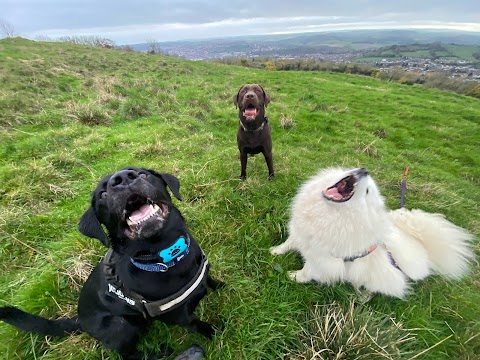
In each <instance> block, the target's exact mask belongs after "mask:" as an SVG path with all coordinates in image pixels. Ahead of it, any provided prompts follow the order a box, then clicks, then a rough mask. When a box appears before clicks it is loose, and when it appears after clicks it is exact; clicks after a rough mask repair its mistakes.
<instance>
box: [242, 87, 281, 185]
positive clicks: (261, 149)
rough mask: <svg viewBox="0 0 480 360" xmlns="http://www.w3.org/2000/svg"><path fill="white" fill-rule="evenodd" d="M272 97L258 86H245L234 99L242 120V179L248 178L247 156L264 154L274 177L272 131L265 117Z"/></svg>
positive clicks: (269, 171) (269, 174)
mask: <svg viewBox="0 0 480 360" xmlns="http://www.w3.org/2000/svg"><path fill="white" fill-rule="evenodd" d="M269 102H270V96H269V95H268V94H267V93H266V92H265V90H263V88H262V87H261V86H260V85H258V84H246V85H243V86H242V87H241V88H240V90H238V93H237V94H236V95H235V96H234V97H233V103H234V104H235V106H236V107H237V106H238V115H239V118H240V121H239V124H238V131H237V145H238V150H239V151H240V164H241V172H240V177H241V178H242V179H245V178H246V177H247V155H255V154H258V153H262V154H263V156H264V157H265V161H266V162H267V166H268V178H269V179H271V178H273V176H274V171H273V158H272V130H271V128H270V124H269V122H268V118H267V117H266V115H265V108H266V107H267V105H268V103H269Z"/></svg>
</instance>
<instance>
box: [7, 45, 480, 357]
mask: <svg viewBox="0 0 480 360" xmlns="http://www.w3.org/2000/svg"><path fill="white" fill-rule="evenodd" d="M251 82H258V83H260V84H262V85H263V86H264V87H265V89H266V90H267V92H269V93H270V95H271V98H272V102H271V104H270V105H269V107H268V109H267V110H268V115H269V117H270V119H271V123H272V131H273V142H274V164H275V168H276V178H275V179H274V180H273V181H268V180H267V175H268V174H267V168H266V165H265V162H264V160H263V159H262V157H260V156H256V157H253V158H250V159H249V163H248V168H247V171H248V178H247V180H246V181H244V182H241V181H240V180H239V174H240V163H239V159H238V150H237V149H236V141H235V137H236V135H235V134H236V127H237V114H236V110H235V108H234V106H233V103H232V98H233V95H235V93H236V91H237V90H238V88H239V87H240V86H241V85H242V84H243V83H251ZM0 85H1V88H0V122H1V128H0V166H1V172H0V238H1V241H0V256H1V258H2V261H1V263H0V269H1V271H0V305H4V304H14V305H16V306H19V307H21V308H22V309H25V310H28V311H31V312H35V313H40V314H42V315H44V316H50V317H58V316H62V315H73V314H74V313H75V311H76V310H75V309H76V299H77V297H78V294H79V291H80V288H81V284H82V283H83V282H84V281H85V279H86V277H87V276H88V273H89V271H90V270H91V268H92V266H93V265H94V264H96V263H97V262H98V261H99V260H100V259H101V257H102V256H103V254H104V253H105V249H104V248H103V247H102V246H101V244H100V243H99V242H96V241H94V240H92V239H89V238H86V237H84V236H82V235H81V234H80V233H79V232H78V231H77V223H78V220H79V218H80V216H81V215H82V214H83V212H84V211H85V210H86V209H87V207H88V204H89V197H90V193H91V191H92V190H93V188H94V187H95V185H96V183H97V181H98V180H99V179H100V178H101V177H102V176H103V175H105V174H107V173H111V172H113V171H115V170H117V169H119V168H121V167H123V166H127V165H133V166H142V167H149V168H153V169H156V170H159V171H162V172H169V173H172V174H175V175H176V176H177V177H178V178H179V179H180V181H181V192H182V196H183V201H182V202H177V203H176V204H177V206H178V207H179V208H180V210H181V211H182V212H183V214H184V216H185V218H186V219H187V222H188V225H189V228H190V230H191V232H192V234H193V235H194V236H195V238H196V239H197V241H198V242H199V243H200V244H201V246H202V248H203V249H204V251H205V252H206V254H207V255H208V257H209V259H210V262H211V264H212V268H211V269H212V274H213V275H214V277H216V278H219V279H222V280H223V281H225V282H226V284H227V286H226V287H225V288H224V289H222V290H220V291H218V292H211V293H210V294H209V295H208V296H207V297H206V298H205V299H204V300H203V301H202V303H201V305H200V307H199V308H198V309H197V313H198V314H199V315H200V317H201V318H202V319H205V320H208V321H211V322H214V323H223V326H224V330H223V331H221V332H219V333H218V334H217V336H216V337H215V339H214V340H213V341H211V342H210V341H207V340H205V339H203V338H201V337H200V336H199V335H197V334H191V333H188V332H186V331H185V330H183V329H181V328H179V327H171V328H167V327H166V326H164V325H162V324H156V325H155V326H154V327H153V328H152V329H151V331H150V332H149V333H148V334H147V335H146V337H145V338H144V339H143V340H142V342H141V346H142V348H143V349H145V350H148V351H154V350H155V349H156V348H157V347H158V346H159V344H161V343H167V344H168V345H170V346H172V347H173V348H174V349H176V350H177V351H179V350H181V349H183V348H185V347H187V346H188V345H190V344H192V343H193V342H198V343H200V344H202V345H203V346H204V347H205V349H206V352H207V359H222V360H223V359H249V360H250V359H279V358H281V359H323V358H324V359H333V358H343V359H355V358H368V359H375V358H379V359H380V358H382V359H383V358H391V359H409V358H417V359H474V358H476V356H477V354H478V353H479V352H480V336H478V334H479V332H480V325H479V323H478V316H479V314H480V282H479V281H478V279H479V275H480V268H479V265H478V264H473V266H472V272H471V275H470V276H469V277H468V278H466V279H464V280H462V281H459V282H446V281H445V280H443V279H441V278H439V277H435V276H433V277H430V278H428V279H426V280H424V281H421V282H418V283H417V284H415V286H414V293H413V294H412V296H410V297H409V298H408V299H407V300H405V301H401V300H397V299H391V298H387V297H383V296H376V297H374V298H373V299H372V300H370V301H368V302H363V301H361V297H359V296H358V294H356V292H355V290H354V289H352V288H351V287H350V286H349V285H335V286H323V285H318V284H314V283H311V284H296V283H293V282H291V281H290V280H289V279H288V277H287V275H286V273H287V271H288V270H295V269H299V268H300V267H301V266H302V261H301V258H300V257H299V256H298V255H297V254H294V253H290V254H288V255H286V256H281V257H275V258H274V257H272V256H270V254H269V252H268V249H269V247H270V246H272V245H277V244H280V243H281V242H283V241H284V240H285V239H286V237H287V236H288V234H287V229H286V224H287V221H288V216H289V214H288V211H289V205H290V202H291V200H292V197H293V196H294V195H295V193H296V191H297V189H298V187H299V185H300V184H302V183H303V182H304V181H305V180H306V179H308V177H310V176H311V175H313V174H315V173H316V172H317V171H318V170H319V169H321V168H323V167H327V166H345V167H356V166H365V167H367V168H368V169H369V170H370V172H371V173H372V174H373V176H374V178H375V179H376V181H377V183H378V184H379V187H380V188H381V190H382V192H383V195H384V196H385V197H386V202H387V204H388V206H389V207H390V208H392V209H395V208H397V207H398V198H399V194H400V181H401V176H402V174H403V171H404V170H405V167H406V166H407V165H409V166H410V167H411V168H410V174H409V178H408V183H409V187H408V191H407V198H406V206H407V207H409V208H420V209H423V210H426V211H432V212H441V213H443V214H445V215H446V216H447V218H448V219H449V220H451V221H453V222H454V223H456V224H458V225H460V226H462V227H465V228H466V229H468V230H469V231H471V232H472V233H474V234H475V235H476V242H475V244H474V247H475V251H476V254H477V255H478V254H479V250H480V249H479V243H478V235H479V234H480V216H479V203H480V193H479V191H478V189H479V186H480V153H479V151H478V149H479V145H480V124H479V119H480V102H479V101H478V100H476V99H473V98H468V97H465V96H461V95H456V94H452V93H448V92H443V91H438V90H431V89H425V88H421V87H417V86H402V85H400V84H393V83H386V82H382V81H380V80H376V79H372V78H367V77H361V76H352V75H345V74H331V73H323V72H279V71H263V70H254V69H248V68H240V67H229V66H224V65H218V64H211V63H204V62H189V61H183V60H179V59H173V58H168V57H163V56H157V55H155V56H153V55H145V54H138V53H126V52H120V51H115V50H102V49H94V48H89V47H83V46H74V45H67V44H59V43H34V42H31V41H27V40H23V39H19V38H15V39H6V40H2V41H0ZM0 336H1V337H2V339H4V341H2V343H1V345H0V354H2V355H0V357H1V358H2V359H72V360H76V359H105V358H110V359H117V358H118V357H117V355H116V354H114V353H111V352H109V351H108V350H106V349H104V348H103V347H102V346H100V345H98V343H97V342H96V341H95V340H93V339H91V338H90V337H89V336H88V335H86V334H82V335H76V336H71V337H67V338H54V339H49V338H47V339H45V338H43V337H41V336H37V335H31V334H25V333H22V332H18V331H17V330H15V329H13V328H12V327H10V326H8V325H5V324H0ZM7 339H8V340H7Z"/></svg>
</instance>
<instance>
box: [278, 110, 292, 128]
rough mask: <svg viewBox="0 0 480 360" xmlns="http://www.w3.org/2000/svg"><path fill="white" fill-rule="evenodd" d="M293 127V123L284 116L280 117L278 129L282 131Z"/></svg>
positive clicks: (289, 118)
mask: <svg viewBox="0 0 480 360" xmlns="http://www.w3.org/2000/svg"><path fill="white" fill-rule="evenodd" d="M294 126H295V121H294V120H293V119H292V118H291V117H288V116H285V115H284V114H282V115H280V127H281V128H282V129H284V130H288V129H291V128H293V127H294Z"/></svg>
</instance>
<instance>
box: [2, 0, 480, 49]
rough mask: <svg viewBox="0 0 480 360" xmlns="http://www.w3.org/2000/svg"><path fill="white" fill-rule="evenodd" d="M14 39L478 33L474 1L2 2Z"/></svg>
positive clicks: (479, 9) (479, 8)
mask: <svg viewBox="0 0 480 360" xmlns="http://www.w3.org/2000/svg"><path fill="white" fill-rule="evenodd" d="M0 19H1V20H3V21H4V22H7V23H9V24H10V25H12V26H13V28H14V29H15V33H16V34H17V35H19V36H23V37H27V38H31V39H35V38H36V37H39V36H41V37H44V36H48V37H51V38H57V37H60V36H68V35H96V36H101V37H106V38H109V39H111V40H113V41H115V42H116V43H117V45H122V44H135V43H143V42H148V41H152V40H156V41H160V42H161V41H170V40H183V39H198V38H211V37H225V36H241V35H255V34H273V33H292V32H308V31H328V30H345V29H347V30H348V29H377V28H412V27H413V28H437V29H438V28H449V29H458V30H468V31H479V32H480V0H456V1H453V0H397V1H390V0H383V1H382V0H328V1H324V0H288V1H286V0H276V1H272V0H268V1H259V0H251V1H249V0H242V1H238V0H229V1H225V0H198V1H195V0H178V1H175V0H130V1H124V0H0Z"/></svg>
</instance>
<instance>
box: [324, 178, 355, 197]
mask: <svg viewBox="0 0 480 360" xmlns="http://www.w3.org/2000/svg"><path fill="white" fill-rule="evenodd" d="M357 182H358V177H357V176H355V175H348V176H347V177H344V178H343V179H342V180H340V181H339V182H337V183H336V184H335V185H333V186H330V187H328V188H326V189H325V190H323V191H322V194H323V196H324V197H325V199H327V200H331V201H335V202H344V201H348V200H350V199H351V198H352V196H353V194H354V193H355V186H356V185H357Z"/></svg>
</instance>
